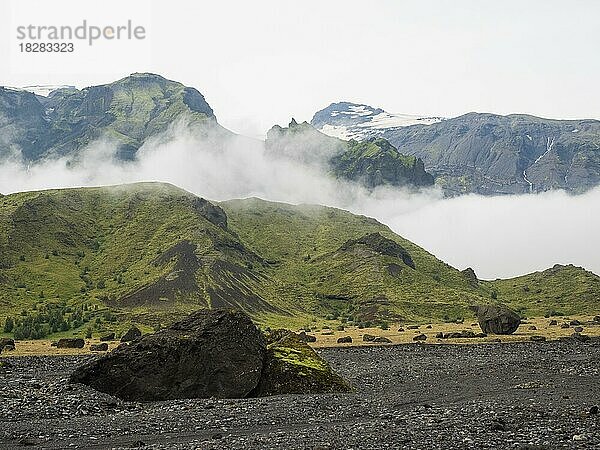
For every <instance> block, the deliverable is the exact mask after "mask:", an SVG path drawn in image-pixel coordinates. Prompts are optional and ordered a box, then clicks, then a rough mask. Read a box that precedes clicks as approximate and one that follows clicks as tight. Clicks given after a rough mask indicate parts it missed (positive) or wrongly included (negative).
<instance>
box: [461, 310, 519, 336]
mask: <svg viewBox="0 0 600 450" xmlns="http://www.w3.org/2000/svg"><path fill="white" fill-rule="evenodd" d="M472 309H473V311H475V313H476V314H477V321H478V322H479V326H480V327H481V331H483V332H484V333H488V334H512V333H514V332H515V331H517V328H519V325H520V324H521V318H520V317H519V315H518V314H517V313H516V312H514V311H512V310H510V309H508V308H507V307H506V306H503V305H478V306H473V307H472Z"/></svg>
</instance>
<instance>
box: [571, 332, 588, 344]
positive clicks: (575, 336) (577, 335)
mask: <svg viewBox="0 0 600 450" xmlns="http://www.w3.org/2000/svg"><path fill="white" fill-rule="evenodd" d="M571 338H572V339H576V340H578V341H580V342H587V341H590V340H591V339H592V338H591V337H589V336H588V335H587V334H581V333H573V334H572V335H571Z"/></svg>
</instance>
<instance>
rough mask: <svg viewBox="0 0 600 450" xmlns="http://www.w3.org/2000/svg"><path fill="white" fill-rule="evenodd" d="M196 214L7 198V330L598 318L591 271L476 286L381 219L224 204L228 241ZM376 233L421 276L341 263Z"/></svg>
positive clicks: (129, 192) (126, 192)
mask: <svg viewBox="0 0 600 450" xmlns="http://www.w3.org/2000/svg"><path fill="white" fill-rule="evenodd" d="M198 202H199V199H198V198H197V197H195V196H193V195H191V194H189V193H187V192H185V191H183V190H181V189H178V188H176V187H174V186H170V185H164V184H157V183H145V184H144V183H142V184H136V185H130V186H122V187H112V188H85V189H68V190H55V191H42V192H29V193H21V194H14V195H8V196H3V197H0V321H1V322H2V323H3V321H4V317H6V316H7V315H12V316H14V315H18V314H19V313H20V312H21V311H22V310H27V311H32V310H33V309H34V308H38V309H39V307H40V306H41V305H48V304H51V303H57V304H66V305H69V306H76V305H79V306H81V305H84V304H85V305H87V307H89V311H90V314H91V316H92V317H93V318H97V317H100V316H102V314H104V313H105V312H106V311H107V310H109V309H110V310H111V311H112V312H113V313H114V314H115V315H116V316H117V318H118V322H117V323H106V322H104V323H102V324H101V325H100V326H96V327H95V332H96V333H100V332H101V331H103V330H109V329H117V330H122V329H124V328H126V327H127V326H128V325H129V323H130V322H131V321H134V322H136V323H141V324H142V325H144V326H146V327H147V328H146V329H148V330H149V329H151V327H152V326H154V325H157V324H158V323H162V324H166V323H168V322H170V321H171V320H173V318H175V317H177V316H179V315H181V314H185V313H187V312H189V311H191V310H193V309H197V308H201V307H207V306H209V305H211V306H219V305H222V304H223V301H224V300H223V299H225V301H228V299H229V300H231V301H232V302H233V303H232V304H231V305H229V304H228V305H227V306H232V305H233V306H236V307H240V308H242V309H245V310H246V311H247V312H249V313H251V314H252V315H253V316H254V318H255V319H256V320H258V321H259V322H261V323H263V324H265V325H267V324H268V325H271V326H287V327H299V326H303V325H306V324H313V323H314V322H315V321H316V322H319V323H320V324H323V322H325V318H327V317H329V322H328V323H329V324H335V323H338V324H339V322H337V320H339V319H347V318H354V319H355V321H356V322H359V321H365V322H367V321H370V322H376V321H377V320H390V321H391V320H396V319H403V320H414V321H420V322H429V321H441V320H446V319H454V318H457V317H463V316H465V317H466V316H470V315H471V313H470V312H469V311H468V306H469V305H471V304H473V303H478V302H488V301H491V300H490V297H491V294H492V292H494V291H496V292H497V299H498V301H503V302H507V303H509V304H510V305H512V306H513V307H515V308H518V309H520V310H522V311H523V313H524V314H526V315H533V314H537V315H539V314H545V313H547V312H550V311H551V310H557V311H560V312H564V313H565V314H574V313H589V314H595V313H597V312H598V310H599V309H600V308H599V304H600V295H599V293H600V279H599V278H598V277H597V276H595V275H593V274H591V273H588V272H585V271H583V270H582V269H578V268H574V267H566V268H562V267H558V268H555V269H551V270H549V271H546V272H543V273H540V274H538V273H536V274H531V275H526V276H524V277H519V278H515V279H513V280H499V281H493V282H480V283H479V285H475V286H472V285H471V284H470V282H469V280H468V279H467V278H466V277H465V276H464V275H463V274H462V273H461V272H459V271H457V270H456V269H454V268H452V267H450V266H448V265H447V264H445V263H443V262H441V261H439V260H437V259H436V258H435V257H434V256H432V255H431V254H429V253H428V252H426V251H425V250H423V249H422V248H420V247H418V246H416V245H415V244H413V243H411V242H409V241H407V240H405V239H403V238H402V237H400V236H397V235H395V234H394V233H393V232H392V231H391V230H389V228H387V227H386V226H384V225H382V224H380V223H379V222H377V221H376V220H374V219H370V218H367V217H363V216H357V215H353V214H351V213H348V212H346V211H342V210H338V209H334V208H326V207H321V206H311V205H300V206H292V205H287V204H282V203H272V202H266V201H262V200H259V199H247V200H231V201H227V202H223V203H221V204H220V206H221V207H222V208H223V209H224V210H225V212H226V213H227V219H228V227H227V228H224V227H223V226H219V224H218V223H216V222H215V220H213V218H211V215H210V214H211V212H210V211H209V213H208V214H207V213H206V211H205V210H204V209H203V206H199V203H198ZM209 206H210V205H209ZM210 208H212V206H210ZM216 211H217V212H218V211H220V210H218V209H216ZM213 212H214V211H213ZM371 233H379V234H381V236H383V237H385V238H389V239H391V240H393V241H395V242H396V243H398V244H399V245H400V246H402V248H404V249H405V250H406V251H408V252H409V253H410V255H411V257H412V260H413V261H414V264H415V269H412V268H410V267H409V266H408V265H406V264H404V263H403V262H402V261H401V259H399V258H398V257H395V256H389V255H385V254H381V253H378V252H376V251H374V250H373V248H371V247H369V246H367V245H363V244H356V245H352V246H350V247H348V248H346V249H341V247H342V246H343V245H344V244H345V243H346V242H347V241H349V240H351V239H357V238H360V237H363V236H365V235H369V234H371ZM182 243H184V244H185V243H189V244H190V245H191V246H192V250H191V252H190V251H187V252H186V250H185V249H186V247H185V246H183V247H182V246H181V245H182ZM194 247H195V248H194ZM390 267H394V268H395V269H397V270H394V271H391V270H390ZM186 276H188V278H187V280H188V281H187V283H185V282H184V281H185V280H186ZM190 283H191V285H192V287H190ZM136 293H137V294H136ZM334 317H335V318H336V319H335V320H333V318H334ZM86 327H89V324H87V325H85V326H84V327H82V328H81V329H78V330H75V333H82V332H83V330H84V328H86ZM72 333H73V331H72V330H70V331H68V332H62V334H63V335H64V334H67V335H68V334H72Z"/></svg>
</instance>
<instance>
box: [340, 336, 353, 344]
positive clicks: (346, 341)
mask: <svg viewBox="0 0 600 450" xmlns="http://www.w3.org/2000/svg"><path fill="white" fill-rule="evenodd" d="M337 343H338V344H350V343H352V337H350V336H342V337H341V338H338V340H337Z"/></svg>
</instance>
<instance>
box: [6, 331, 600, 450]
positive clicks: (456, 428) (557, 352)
mask: <svg viewBox="0 0 600 450" xmlns="http://www.w3.org/2000/svg"><path fill="white" fill-rule="evenodd" d="M320 353H321V354H322V356H323V357H324V358H326V359H327V360H328V361H329V362H330V363H331V364H332V366H333V367H334V368H335V369H336V370H337V371H338V372H339V373H340V374H341V375H343V376H345V377H347V378H348V379H349V380H350V381H351V383H352V384H353V386H354V388H355V392H354V393H351V394H340V395H333V394H327V395H298V396H277V397H269V398H256V399H241V400H234V399H228V400H217V399H198V400H178V401H166V402H155V403H126V402H122V401H120V400H118V399H115V398H113V397H110V396H108V395H105V394H101V393H98V392H96V391H94V390H92V389H90V388H88V387H86V386H83V385H69V384H68V383H67V381H66V380H67V377H68V375H69V374H70V372H71V371H72V370H73V368H74V367H75V366H76V365H78V364H80V363H81V362H83V361H85V360H86V359H87V358H92V357H93V356H83V357H82V356H72V357H13V358H4V359H3V361H5V362H6V361H7V362H8V363H9V364H10V367H9V368H8V369H0V448H2V449H14V448H26V447H29V448H48V449H67V448H89V449H110V448H119V449H121V448H145V449H271V448H272V449H279V448H292V449H402V448H405V449H415V450H418V449H423V450H425V449H471V448H472V449H563V448H564V449H588V448H589V449H593V448H598V449H600V414H598V405H599V404H600V343H599V342H597V341H595V342H594V341H593V342H587V343H580V342H566V341H560V342H541V343H514V344H509V343H496V344H480V345H422V344H413V345H398V346H385V347H382V346H379V347H350V348H331V349H322V350H320Z"/></svg>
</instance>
